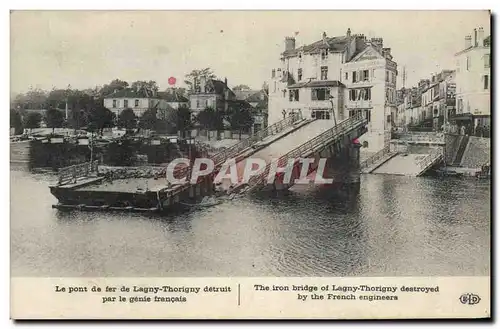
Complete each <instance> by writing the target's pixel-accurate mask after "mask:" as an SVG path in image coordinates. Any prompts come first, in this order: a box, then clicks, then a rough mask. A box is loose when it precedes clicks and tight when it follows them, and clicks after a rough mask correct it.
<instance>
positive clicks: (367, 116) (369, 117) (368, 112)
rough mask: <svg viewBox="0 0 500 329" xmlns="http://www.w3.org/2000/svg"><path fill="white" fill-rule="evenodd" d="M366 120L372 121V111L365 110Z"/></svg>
mask: <svg viewBox="0 0 500 329" xmlns="http://www.w3.org/2000/svg"><path fill="white" fill-rule="evenodd" d="M365 118H366V119H368V122H371V121H372V111H371V110H365Z"/></svg>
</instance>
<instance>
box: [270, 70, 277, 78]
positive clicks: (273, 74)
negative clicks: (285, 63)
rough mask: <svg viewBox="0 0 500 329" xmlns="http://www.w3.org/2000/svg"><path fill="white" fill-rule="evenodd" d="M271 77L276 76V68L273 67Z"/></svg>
mask: <svg viewBox="0 0 500 329" xmlns="http://www.w3.org/2000/svg"><path fill="white" fill-rule="evenodd" d="M271 78H273V79H274V78H276V70H275V69H273V70H272V71H271Z"/></svg>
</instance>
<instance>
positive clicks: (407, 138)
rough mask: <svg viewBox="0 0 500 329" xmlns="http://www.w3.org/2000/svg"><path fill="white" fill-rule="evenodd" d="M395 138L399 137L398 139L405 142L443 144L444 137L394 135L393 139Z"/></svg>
mask: <svg viewBox="0 0 500 329" xmlns="http://www.w3.org/2000/svg"><path fill="white" fill-rule="evenodd" d="M396 136H397V137H399V138H398V139H400V140H405V141H429V142H442V143H444V135H443V134H442V133H404V134H398V133H394V137H396Z"/></svg>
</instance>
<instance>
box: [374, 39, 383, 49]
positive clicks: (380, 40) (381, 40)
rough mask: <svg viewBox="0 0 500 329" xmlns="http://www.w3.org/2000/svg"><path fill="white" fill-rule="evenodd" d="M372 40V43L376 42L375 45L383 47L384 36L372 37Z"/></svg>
mask: <svg viewBox="0 0 500 329" xmlns="http://www.w3.org/2000/svg"><path fill="white" fill-rule="evenodd" d="M371 41H372V44H374V45H375V46H377V47H379V48H380V49H382V48H383V45H384V39H382V38H372V39H371Z"/></svg>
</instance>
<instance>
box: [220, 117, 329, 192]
mask: <svg viewBox="0 0 500 329" xmlns="http://www.w3.org/2000/svg"><path fill="white" fill-rule="evenodd" d="M333 125H334V123H333V121H332V120H315V121H311V122H309V123H307V124H305V125H303V126H301V127H300V128H298V129H297V130H296V131H293V132H292V133H290V134H288V135H287V136H285V137H282V138H280V139H278V140H277V141H275V142H273V143H271V144H269V145H267V146H266V147H264V148H263V149H261V150H259V151H257V152H256V153H254V154H252V156H251V157H252V158H256V159H262V160H264V161H265V162H266V164H268V163H269V162H271V161H272V160H273V159H277V158H279V157H281V156H282V155H283V154H286V153H288V152H290V151H292V150H293V149H295V148H296V147H298V146H300V145H301V144H303V143H305V142H307V141H309V140H311V139H313V138H314V137H316V136H318V135H320V134H322V133H323V132H325V131H327V130H328V129H330V128H332V127H333ZM247 160H248V159H244V160H242V161H240V162H238V163H237V165H236V168H237V172H238V182H240V183H241V182H242V181H243V173H244V169H245V166H246V164H247ZM230 185H231V184H230V183H229V179H227V180H223V187H224V188H228V187H229V186H230Z"/></svg>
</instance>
